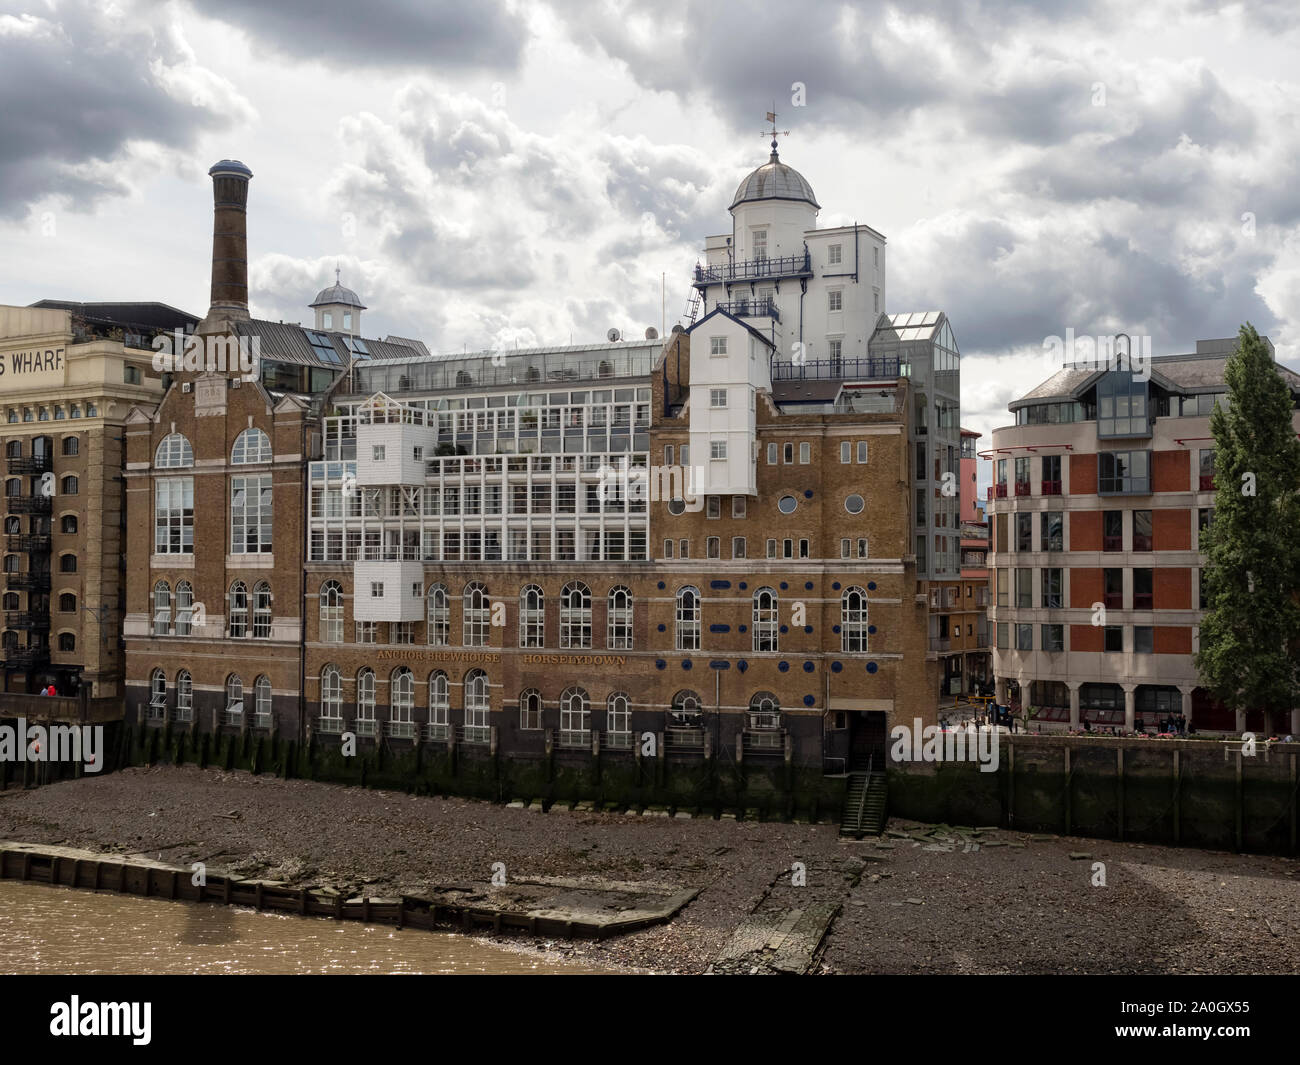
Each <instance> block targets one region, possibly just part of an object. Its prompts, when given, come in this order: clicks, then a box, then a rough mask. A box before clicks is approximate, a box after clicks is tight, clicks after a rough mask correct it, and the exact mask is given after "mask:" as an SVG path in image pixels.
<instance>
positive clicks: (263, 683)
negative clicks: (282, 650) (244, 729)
mask: <svg viewBox="0 0 1300 1065" xmlns="http://www.w3.org/2000/svg"><path fill="white" fill-rule="evenodd" d="M253 726H254V728H270V727H271V678H270V677H268V676H267V675H266V674H265V673H263V674H262V675H261V676H260V677H258V678H257V680H255V681H254V682H253Z"/></svg>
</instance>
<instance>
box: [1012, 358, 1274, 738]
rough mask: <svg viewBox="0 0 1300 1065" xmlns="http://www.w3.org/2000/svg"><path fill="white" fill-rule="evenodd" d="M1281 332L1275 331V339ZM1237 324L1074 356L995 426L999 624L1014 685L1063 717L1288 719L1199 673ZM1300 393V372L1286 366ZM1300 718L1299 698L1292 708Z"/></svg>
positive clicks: (1017, 695)
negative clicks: (1157, 346)
mask: <svg viewBox="0 0 1300 1065" xmlns="http://www.w3.org/2000/svg"><path fill="white" fill-rule="evenodd" d="M1266 342H1267V341H1266ZM1235 344H1236V341H1235V339H1227V340H1201V341H1197V345H1196V351H1195V353H1193V354H1187V355H1167V356H1161V357H1157V358H1154V359H1150V360H1149V369H1150V374H1149V380H1146V379H1145V376H1144V375H1143V374H1142V373H1140V372H1138V373H1134V372H1130V371H1129V370H1126V369H1107V370H1093V369H1088V368H1076V367H1067V368H1065V369H1062V370H1061V371H1059V372H1058V373H1056V374H1055V375H1053V376H1052V377H1051V378H1049V379H1048V380H1047V381H1045V382H1044V383H1043V384H1041V385H1039V386H1038V387H1037V388H1035V389H1033V390H1032V391H1031V392H1029V393H1027V394H1026V395H1024V396H1022V397H1021V398H1020V399H1018V400H1016V401H1015V402H1014V403H1012V404H1011V405H1010V409H1011V411H1012V412H1013V413H1014V414H1015V418H1016V424H1015V425H1014V426H1008V427H1006V428H1002V429H997V430H995V431H994V433H993V450H992V456H993V461H994V467H995V475H994V484H993V487H992V488H991V489H990V490H989V497H990V503H989V506H990V510H991V511H992V526H993V553H992V555H991V556H990V558H989V565H990V567H991V568H992V569H993V571H994V573H995V575H996V576H995V589H996V590H995V599H994V607H993V610H992V611H991V616H992V618H993V621H994V624H995V631H996V639H995V648H994V651H993V665H994V670H995V673H996V675H997V683H998V693H999V696H1000V697H1001V698H1003V699H1004V700H1006V699H1010V701H1011V702H1013V703H1017V704H1023V703H1026V702H1027V703H1028V704H1029V705H1032V706H1034V707H1035V708H1037V710H1038V714H1037V717H1038V719H1039V720H1040V721H1044V722H1049V723H1050V722H1056V723H1058V725H1059V727H1065V726H1066V725H1067V724H1068V725H1069V726H1070V727H1075V728H1077V727H1079V725H1080V724H1081V723H1082V722H1088V723H1090V724H1091V725H1093V726H1116V727H1123V728H1126V729H1129V730H1131V729H1133V728H1134V727H1135V726H1136V727H1146V726H1153V725H1158V724H1159V723H1160V722H1161V721H1162V720H1166V719H1168V718H1169V717H1170V715H1171V714H1179V713H1181V714H1183V715H1185V716H1186V718H1187V720H1188V721H1189V722H1191V723H1192V724H1193V725H1194V726H1195V727H1196V728H1197V729H1198V730H1201V731H1205V730H1225V731H1240V730H1242V729H1244V728H1247V727H1250V728H1254V729H1259V730H1264V729H1266V728H1267V729H1272V728H1275V727H1279V726H1285V725H1286V723H1285V722H1265V721H1264V720H1263V715H1262V714H1258V715H1257V714H1251V715H1249V718H1250V720H1246V718H1247V715H1239V716H1238V718H1239V719H1238V720H1234V719H1233V716H1232V715H1231V714H1228V713H1225V712H1224V711H1223V709H1222V708H1221V707H1219V706H1216V705H1215V704H1214V703H1213V701H1212V700H1211V699H1210V698H1209V697H1208V695H1207V693H1206V692H1205V691H1204V690H1203V689H1202V688H1201V687H1200V686H1199V681H1198V678H1197V674H1196V670H1195V668H1194V666H1193V659H1192V656H1193V653H1194V652H1195V650H1196V647H1197V623H1198V621H1199V619H1200V616H1201V609H1202V600H1201V580H1200V577H1201V565H1202V562H1203V559H1202V556H1201V555H1200V553H1199V551H1198V538H1199V535H1200V530H1201V529H1203V528H1204V527H1205V526H1206V524H1207V523H1208V522H1210V521H1211V520H1212V518H1213V514H1214V501H1215V499H1214V487H1215V486H1214V441H1213V439H1212V438H1211V436H1210V428H1209V415H1210V412H1211V410H1212V409H1213V406H1214V403H1215V402H1216V401H1217V402H1223V401H1224V398H1225V393H1226V385H1225V384H1224V379H1223V371H1224V365H1225V363H1226V361H1227V359H1228V357H1229V355H1230V354H1231V353H1232V350H1233V348H1234V346H1235ZM1278 373H1279V374H1281V375H1282V376H1283V377H1284V378H1285V379H1286V381H1287V383H1288V385H1289V386H1290V387H1291V390H1292V392H1293V393H1294V394H1295V396H1296V398H1297V413H1296V414H1295V415H1294V424H1295V426H1296V428H1297V430H1300V376H1298V375H1296V374H1294V373H1292V372H1291V371H1289V370H1287V369H1285V368H1284V367H1281V366H1279V367H1278ZM1289 727H1290V729H1291V730H1292V731H1296V730H1297V729H1300V713H1293V714H1292V721H1291V722H1290V725H1289Z"/></svg>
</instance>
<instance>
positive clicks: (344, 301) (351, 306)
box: [309, 267, 366, 333]
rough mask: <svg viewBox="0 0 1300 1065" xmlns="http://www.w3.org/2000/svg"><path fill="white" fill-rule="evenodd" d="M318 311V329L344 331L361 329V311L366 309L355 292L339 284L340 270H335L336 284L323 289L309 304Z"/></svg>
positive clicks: (357, 331)
mask: <svg viewBox="0 0 1300 1065" xmlns="http://www.w3.org/2000/svg"><path fill="white" fill-rule="evenodd" d="M309 306H310V307H312V308H314V309H315V311H316V328H317V329H336V330H339V331H340V332H344V333H359V332H360V331H361V312H362V311H364V310H365V309H366V306H365V304H364V303H362V302H361V300H360V298H359V297H358V296H357V294H356V293H355V292H353V291H352V290H351V289H350V288H347V287H346V286H344V285H341V284H339V271H338V268H337V267H336V268H335V270H334V284H332V285H330V286H329V287H328V288H323V289H321V290H320V291H319V292H318V293H316V298H315V299H314V300H312V301H311V303H310V304H309Z"/></svg>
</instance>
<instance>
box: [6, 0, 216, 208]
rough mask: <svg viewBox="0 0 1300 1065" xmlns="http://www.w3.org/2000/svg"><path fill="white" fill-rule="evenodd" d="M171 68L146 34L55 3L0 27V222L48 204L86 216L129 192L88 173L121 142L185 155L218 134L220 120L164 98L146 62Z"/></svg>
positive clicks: (160, 46) (92, 7) (90, 10)
mask: <svg viewBox="0 0 1300 1065" xmlns="http://www.w3.org/2000/svg"><path fill="white" fill-rule="evenodd" d="M0 17H4V18H6V19H10V18H11V17H9V16H3V15H2V14H0ZM169 58H171V56H169V54H168V51H167V49H166V47H165V45H164V43H163V42H162V41H160V40H159V38H158V37H157V36H156V35H155V34H154V33H153V32H151V31H150V29H149V28H148V27H147V26H140V25H138V24H137V25H136V26H135V27H134V28H133V27H132V26H131V25H130V24H129V23H128V22H127V20H110V19H107V18H106V17H105V16H104V15H103V13H102V11H101V10H99V5H96V4H92V3H76V2H70V3H60V4H58V5H57V6H55V7H52V8H50V9H49V10H47V11H46V12H45V13H44V15H42V16H31V15H21V16H13V17H12V20H11V21H8V22H7V25H6V26H4V27H0V100H3V101H4V104H3V106H0V144H2V145H3V146H4V147H3V151H0V216H7V217H20V216H22V215H23V214H24V213H25V212H26V210H27V208H28V206H29V205H30V204H31V203H32V202H33V201H36V200H39V199H41V198H44V197H47V196H50V195H55V196H60V197H62V198H63V199H64V200H65V201H66V203H67V205H68V206H69V207H70V208H72V209H77V210H88V209H90V208H91V207H93V206H94V204H95V203H96V202H97V201H98V200H99V199H100V198H102V197H104V196H109V195H122V194H125V193H126V192H128V191H129V189H128V187H127V185H126V183H125V182H123V181H122V180H121V179H120V178H118V177H115V176H113V175H111V174H110V173H107V172H106V171H105V168H104V167H102V166H98V167H97V166H94V164H105V163H111V162H112V161H113V160H114V159H116V158H117V157H118V156H119V155H120V154H121V153H122V151H123V149H124V148H125V147H126V145H127V144H128V142H130V141H137V140H138V141H148V142H152V143H156V144H161V145H165V146H167V147H171V148H185V147H188V146H190V145H192V144H194V142H195V141H196V139H197V137H198V135H199V134H200V133H201V132H203V131H204V130H207V129H215V128H221V127H223V126H224V125H225V124H226V121H227V120H226V119H223V118H221V117H220V116H218V115H217V114H215V113H214V112H213V111H211V110H209V109H206V108H204V107H198V106H195V105H194V104H193V103H192V102H191V101H189V100H180V99H176V98H175V97H174V96H172V95H169V94H168V93H167V91H166V90H165V89H164V87H163V86H162V85H161V84H160V82H159V81H158V80H157V79H156V78H155V77H154V76H153V75H152V74H151V70H150V64H151V62H152V61H155V60H166V59H169Z"/></svg>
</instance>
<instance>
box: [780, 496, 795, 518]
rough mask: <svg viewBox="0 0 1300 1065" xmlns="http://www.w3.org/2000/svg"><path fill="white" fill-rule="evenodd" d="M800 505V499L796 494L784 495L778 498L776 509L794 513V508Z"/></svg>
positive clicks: (785, 512)
mask: <svg viewBox="0 0 1300 1065" xmlns="http://www.w3.org/2000/svg"><path fill="white" fill-rule="evenodd" d="M798 505H799V501H798V500H797V499H795V497H794V496H782V497H781V498H780V499H778V500H777V503H776V509H777V510H779V511H780V512H781V513H782V514H793V513H794V508H795V507H797V506H798Z"/></svg>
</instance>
